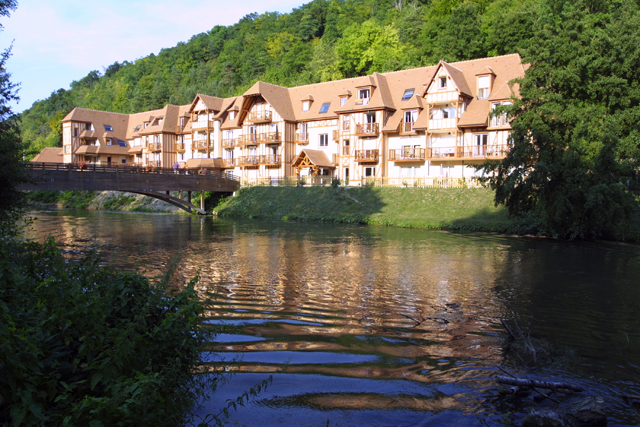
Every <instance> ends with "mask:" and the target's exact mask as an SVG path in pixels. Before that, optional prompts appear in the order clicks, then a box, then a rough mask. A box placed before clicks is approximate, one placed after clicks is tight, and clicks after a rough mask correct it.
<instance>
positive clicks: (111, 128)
mask: <svg viewBox="0 0 640 427" xmlns="http://www.w3.org/2000/svg"><path fill="white" fill-rule="evenodd" d="M104 130H106V131H107V132H113V127H112V126H111V125H104Z"/></svg>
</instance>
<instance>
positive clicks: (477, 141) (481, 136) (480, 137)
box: [473, 133, 489, 145]
mask: <svg viewBox="0 0 640 427" xmlns="http://www.w3.org/2000/svg"><path fill="white" fill-rule="evenodd" d="M488 139H489V135H487V134H486V133H477V134H475V135H473V143H474V145H487V141H488Z"/></svg>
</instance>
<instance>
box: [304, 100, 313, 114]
mask: <svg viewBox="0 0 640 427" xmlns="http://www.w3.org/2000/svg"><path fill="white" fill-rule="evenodd" d="M310 107H311V101H302V112H303V113H306V112H307V111H309V108H310Z"/></svg>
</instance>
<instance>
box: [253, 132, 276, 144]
mask: <svg viewBox="0 0 640 427" xmlns="http://www.w3.org/2000/svg"><path fill="white" fill-rule="evenodd" d="M280 138H281V135H280V132H264V133H260V134H258V140H259V141H260V142H264V143H274V142H281V139H280Z"/></svg>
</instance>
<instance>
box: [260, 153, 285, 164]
mask: <svg viewBox="0 0 640 427" xmlns="http://www.w3.org/2000/svg"><path fill="white" fill-rule="evenodd" d="M258 162H259V163H260V164H261V165H267V166H280V164H281V163H282V157H281V156H280V154H269V155H266V156H260V158H259V159H258Z"/></svg>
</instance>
